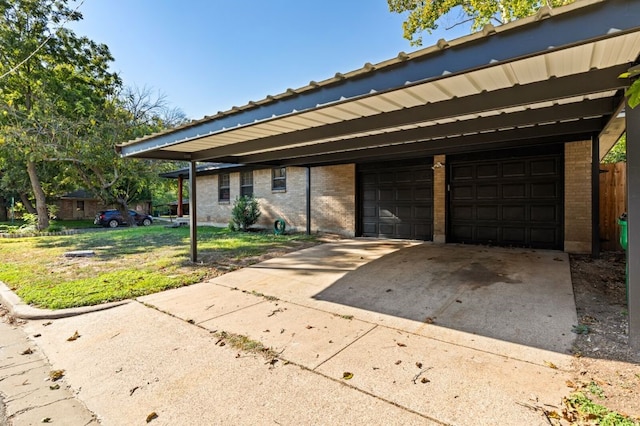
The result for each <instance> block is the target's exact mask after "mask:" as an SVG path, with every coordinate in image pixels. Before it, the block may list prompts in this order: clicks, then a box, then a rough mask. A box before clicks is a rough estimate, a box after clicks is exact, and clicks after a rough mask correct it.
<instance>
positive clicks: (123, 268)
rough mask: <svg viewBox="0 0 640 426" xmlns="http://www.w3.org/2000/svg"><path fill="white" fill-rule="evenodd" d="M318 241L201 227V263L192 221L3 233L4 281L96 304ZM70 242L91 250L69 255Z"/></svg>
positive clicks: (45, 300) (38, 302)
mask: <svg viewBox="0 0 640 426" xmlns="http://www.w3.org/2000/svg"><path fill="white" fill-rule="evenodd" d="M309 241H313V238H312V237H307V236H303V235H284V236H277V237H276V236H274V235H272V234H269V233H259V232H250V233H243V232H231V231H229V230H227V229H225V228H213V227H199V228H198V260H199V261H200V263H198V264H197V265H194V264H192V263H191V262H190V261H189V252H188V250H189V229H188V227H180V228H165V227H163V226H150V227H134V228H119V229H113V230H111V229H109V230H100V231H97V232H87V233H83V234H75V235H67V236H46V237H27V238H10V239H0V258H1V259H2V262H1V263H0V281H3V282H4V283H5V284H7V285H8V286H9V287H10V288H11V289H12V290H14V291H15V292H16V294H17V295H18V296H20V297H21V298H22V299H23V300H24V301H25V302H26V303H29V304H31V305H34V306H37V307H43V308H49V309H61V308H69V307H76V306H88V305H95V304H99V303H104V302H112V301H118V300H124V299H128V298H132V297H138V296H142V295H145V294H151V293H155V292H158V291H162V290H166V289H169V288H175V287H181V286H185V285H189V284H193V283H196V282H200V281H202V280H204V279H206V278H208V277H212V276H216V275H220V274H221V273H223V272H222V271H228V270H233V269H237V268H238V267H242V266H246V265H247V264H250V263H252V262H255V261H257V257H258V256H260V255H263V254H265V253H267V252H273V251H276V252H282V251H291V250H292V249H294V248H296V247H300V246H301V245H302V244H303V243H305V242H309ZM72 250H93V251H94V252H95V254H96V255H95V256H94V257H89V258H67V257H64V253H65V252H67V251H72Z"/></svg>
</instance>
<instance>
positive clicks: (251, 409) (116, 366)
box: [27, 239, 577, 425]
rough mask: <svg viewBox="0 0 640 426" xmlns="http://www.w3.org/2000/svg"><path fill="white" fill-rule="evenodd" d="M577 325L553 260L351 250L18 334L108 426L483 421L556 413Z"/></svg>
mask: <svg viewBox="0 0 640 426" xmlns="http://www.w3.org/2000/svg"><path fill="white" fill-rule="evenodd" d="M576 323H577V319H576V312H575V306H574V302H573V294H572V288H571V280H570V274H569V262H568V257H567V256H566V255H565V254H563V253H560V252H545V251H532V250H523V249H515V250H510V249H500V248H484V247H475V246H472V247H469V246H454V245H436V244H430V243H425V244H418V243H415V242H406V241H380V240H366V239H360V240H345V241H340V242H337V243H330V244H324V245H321V246H316V247H313V248H310V249H307V250H302V251H299V252H295V253H292V254H289V255H286V256H283V257H280V258H277V259H272V260H269V261H266V262H263V263H260V264H258V265H255V266H253V267H250V268H245V269H242V270H239V271H235V272H232V273H228V274H226V275H223V276H221V277H218V278H216V279H213V280H211V281H209V282H206V283H202V284H197V285H193V286H189V287H184V288H180V289H175V290H170V291H166V292H163V293H158V294H155V295H150V296H145V297H141V298H140V299H138V300H137V301H135V302H133V303H130V304H128V305H125V306H120V307H116V308H113V309H110V310H107V311H101V312H95V313H91V314H85V315H81V316H77V317H73V318H65V319H60V320H56V321H54V322H53V324H50V325H48V326H47V327H43V326H42V325H43V323H42V322H41V321H32V322H30V323H29V324H28V325H27V329H28V330H29V331H30V332H31V333H38V334H41V336H40V337H39V338H38V339H37V340H36V341H37V343H38V344H39V345H40V347H41V348H42V350H43V351H44V352H45V353H46V355H47V356H48V358H49V360H50V361H51V362H52V364H53V365H54V367H55V368H61V369H65V371H66V380H67V382H68V383H69V384H70V385H71V387H72V388H73V389H75V390H77V394H78V397H79V398H80V399H81V400H82V401H83V402H84V403H85V404H86V405H87V407H88V408H89V409H91V410H92V411H93V412H95V413H96V414H97V415H98V417H99V418H100V419H101V420H103V421H104V422H105V423H106V424H124V423H131V422H137V423H141V422H142V421H143V420H144V419H145V417H146V416H147V415H148V413H150V412H152V411H155V412H156V413H157V414H158V418H157V419H155V420H154V423H155V424H178V423H179V424H229V423H234V424H307V423H313V424H336V423H340V424H474V425H478V424H496V423H500V424H548V422H547V418H546V417H545V415H544V414H543V410H549V411H558V412H560V411H561V408H560V404H561V399H562V397H563V396H565V395H567V394H568V392H569V390H568V389H567V388H566V385H565V381H566V380H567V379H568V378H569V377H570V374H569V373H568V372H567V371H566V370H567V369H568V368H569V365H570V362H571V357H570V356H569V355H568V354H567V351H568V350H569V349H570V347H571V343H572V340H573V339H572V334H571V327H572V325H574V324H576ZM76 330H77V331H78V333H79V334H80V335H81V338H80V339H77V340H76V341H73V342H68V341H66V338H67V337H68V336H70V335H72V334H73V333H74V332H75V331H76ZM220 331H226V332H228V333H235V334H240V335H244V336H248V337H249V338H250V339H252V340H255V341H260V342H262V343H263V344H264V345H266V346H268V347H270V348H272V349H273V350H274V351H276V352H278V353H279V354H280V355H279V356H280V360H281V361H280V362H276V363H275V364H274V363H268V362H265V360H264V359H262V358H261V357H260V356H251V355H248V354H244V353H242V352H238V351H237V350H236V349H233V348H231V347H229V345H226V346H221V345H220V341H219V339H218V337H217V335H216V334H213V333H214V332H217V333H219V332H220ZM345 373H350V374H351V375H353V376H352V378H350V379H344V378H343V377H344V375H345Z"/></svg>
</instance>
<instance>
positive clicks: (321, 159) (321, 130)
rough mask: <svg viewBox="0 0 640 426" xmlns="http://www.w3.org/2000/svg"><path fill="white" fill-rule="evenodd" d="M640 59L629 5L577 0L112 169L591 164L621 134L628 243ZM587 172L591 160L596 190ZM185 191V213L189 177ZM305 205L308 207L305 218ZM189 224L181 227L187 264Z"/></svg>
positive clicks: (639, 10)
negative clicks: (544, 153)
mask: <svg viewBox="0 0 640 426" xmlns="http://www.w3.org/2000/svg"><path fill="white" fill-rule="evenodd" d="M639 54H640V1H638V0H578V1H576V2H575V3H573V4H571V5H568V6H564V7H561V8H557V9H549V8H546V7H545V8H542V9H541V10H540V11H539V13H538V14H537V15H535V16H532V17H529V18H526V19H521V20H519V21H515V22H512V23H510V24H507V25H503V26H500V27H493V26H487V27H485V28H484V29H483V31H481V32H479V33H476V34H472V35H469V36H467V37H462V38H459V39H456V40H453V41H448V42H447V41H445V40H440V41H439V42H438V43H437V44H436V45H435V46H432V47H428V48H426V49H422V50H419V51H417V52H413V53H410V54H406V53H400V54H399V55H398V56H397V57H396V58H393V59H390V60H388V61H385V62H382V63H379V64H375V65H372V64H369V63H367V64H365V65H364V66H363V67H362V68H361V69H358V70H355V71H352V72H349V73H346V74H341V73H337V74H336V75H335V76H334V77H332V78H330V79H328V80H325V81H322V82H310V83H309V84H308V85H307V86H304V87H301V88H299V89H288V90H287V91H286V92H285V93H282V94H279V95H275V96H267V97H266V98H265V99H262V100H260V101H257V102H249V103H248V104H247V105H244V106H241V107H234V108H232V109H231V110H229V111H225V112H219V113H217V114H215V115H213V116H209V117H204V118H203V119H201V120H197V121H193V122H191V123H189V124H186V125H184V126H182V127H179V128H176V129H171V130H168V131H165V132H161V133H157V134H154V135H150V136H147V137H143V138H140V139H136V140H133V141H130V142H127V143H125V144H122V145H119V146H118V147H117V149H118V150H119V152H120V154H121V155H122V156H123V157H140V158H157V159H168V160H182V161H184V160H186V161H190V162H191V167H190V174H191V176H193V175H195V173H196V167H195V165H196V162H198V161H215V162H224V163H242V164H246V165H250V164H254V165H302V166H313V165H322V164H333V163H346V162H354V161H366V160H369V159H376V158H378V159H389V158H408V157H415V156H418V155H430V154H451V153H455V152H463V151H465V152H466V151H474V150H484V149H495V148H506V147H514V146H522V145H537V144H543V143H557V142H566V141H573V140H587V139H591V140H592V141H593V146H594V148H596V149H597V148H598V143H599V144H600V145H599V151H600V152H599V153H596V154H599V157H602V156H603V155H604V154H605V153H606V152H607V151H608V150H609V148H610V147H611V146H612V145H613V143H614V142H615V141H616V140H617V139H618V137H619V136H620V135H621V134H622V132H623V131H624V130H625V128H628V135H627V161H628V174H627V179H628V190H629V206H628V209H629V210H628V228H627V229H628V233H629V234H630V235H631V234H634V235H635V234H638V233H637V232H636V231H635V225H637V224H640V194H639V193H638V192H637V191H638V189H637V188H639V187H640V107H639V108H635V109H633V110H627V111H626V118H625V114H624V113H623V112H624V111H623V110H624V108H625V99H624V89H625V88H626V87H627V86H629V84H630V83H631V82H630V80H628V79H621V78H618V77H619V75H620V74H622V73H623V72H625V71H627V70H628V69H629V68H631V67H633V66H635V65H637V63H638V56H639ZM597 163H598V156H597V155H595V156H594V158H593V165H592V166H593V171H592V172H593V173H592V174H593V180H592V187H593V188H594V189H597V185H598V184H597V179H598V178H597V174H598V173H597V171H598V167H597ZM307 184H309V182H307ZM190 185H191V191H190V194H192V197H191V199H190V202H191V206H190V209H191V211H196V208H195V206H196V194H197V192H196V187H195V185H196V179H190ZM307 189H308V188H307ZM307 192H308V193H309V191H307ZM594 194H595V195H594V198H593V199H594V205H595V206H597V191H595V190H594ZM309 205H310V202H309V199H308V198H307V216H308V217H307V219H309V214H310V213H309ZM596 217H597V216H596ZM195 225H196V219H195V215H192V216H191V227H190V232H191V259H192V260H193V261H196V259H197V244H196V241H197V238H196V237H197V230H196V229H197V227H196V226H195ZM307 226H309V225H307ZM308 229H309V228H308ZM594 229H596V230H597V224H596V225H595V226H594ZM594 237H595V238H594V241H595V240H596V239H597V235H594ZM638 253H640V239H638V238H630V239H629V245H628V250H627V255H628V257H629V258H630V259H637V258H638ZM628 280H629V286H628V288H629V290H628V291H629V293H628V298H629V342H630V343H631V344H632V346H633V347H635V348H636V349H639V350H640V263H638V262H629V263H628Z"/></svg>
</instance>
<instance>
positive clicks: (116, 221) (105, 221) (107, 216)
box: [93, 210, 153, 228]
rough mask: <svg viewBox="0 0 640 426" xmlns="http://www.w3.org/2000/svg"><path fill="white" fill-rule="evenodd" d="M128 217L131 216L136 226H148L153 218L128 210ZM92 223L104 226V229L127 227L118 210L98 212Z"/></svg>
mask: <svg viewBox="0 0 640 426" xmlns="http://www.w3.org/2000/svg"><path fill="white" fill-rule="evenodd" d="M129 215H131V217H132V218H133V221H134V222H135V223H136V224H137V225H142V226H149V225H151V224H152V223H153V218H152V217H151V216H150V215H148V214H143V213H138V212H137V211H135V210H129ZM93 223H94V224H96V225H101V226H104V227H105V228H117V227H118V226H120V225H128V224H127V222H125V220H124V218H123V217H122V214H121V213H120V211H119V210H103V211H101V212H98V214H96V218H95V220H94V221H93Z"/></svg>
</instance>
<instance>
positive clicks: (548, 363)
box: [544, 361, 558, 370]
mask: <svg viewBox="0 0 640 426" xmlns="http://www.w3.org/2000/svg"><path fill="white" fill-rule="evenodd" d="M544 365H546V366H547V367H549V368H553V369H554V370H557V369H558V366H556V365H555V364H554V363H552V362H551V361H544Z"/></svg>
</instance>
